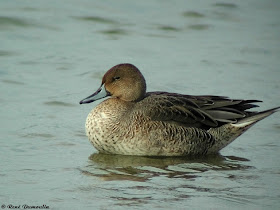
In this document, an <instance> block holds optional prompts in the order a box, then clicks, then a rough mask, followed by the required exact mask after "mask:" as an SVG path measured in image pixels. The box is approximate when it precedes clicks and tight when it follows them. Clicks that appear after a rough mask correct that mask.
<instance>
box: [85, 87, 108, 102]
mask: <svg viewBox="0 0 280 210" xmlns="http://www.w3.org/2000/svg"><path fill="white" fill-rule="evenodd" d="M109 95H110V94H109V93H108V92H107V91H106V89H105V87H104V84H103V85H101V86H100V88H98V90H97V91H96V92H95V93H93V94H92V95H90V96H88V97H86V98H85V99H83V100H81V101H80V104H88V103H91V102H93V101H96V100H98V99H101V98H105V97H106V96H109Z"/></svg>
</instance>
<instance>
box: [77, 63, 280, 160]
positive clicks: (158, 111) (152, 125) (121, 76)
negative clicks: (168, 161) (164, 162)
mask: <svg viewBox="0 0 280 210" xmlns="http://www.w3.org/2000/svg"><path fill="white" fill-rule="evenodd" d="M107 96H111V97H110V98H108V99H107V100H104V101H103V102H102V103H100V104H99V105H97V106H96V107H95V108H94V109H93V110H92V111H91V112H90V113H89V115H88V117H87V120H86V134H87V136H88V138H89V140H90V142H91V143H92V144H93V146H94V147H95V148H96V149H97V150H99V151H100V152H101V153H109V154H122V155H142V156H184V155H205V154H209V153H217V152H218V151H219V150H221V149H222V148H224V147H225V146H227V145H228V144H230V143H231V142H232V141H233V140H234V139H236V138H237V137H238V136H240V135H241V134H242V133H243V132H245V131H246V130H247V129H248V128H250V127H251V126H252V125H254V124H255V123H256V122H258V121H260V120H262V119H264V118H266V117H268V116H269V115H271V114H272V113H274V112H275V111H277V110H278V109H279V108H280V107H277V108H273V109H269V110H266V111H262V112H253V111H247V110H248V109H250V108H253V107H258V106H257V105H255V104H254V103H256V102H261V101H259V100H233V99H229V98H227V97H222V96H211V95H203V96H193V95H182V94H177V93H168V92H146V82H145V79H144V77H143V75H142V74H141V72H140V71H139V70H138V68H137V67H135V66H134V65H132V64H119V65H116V66H114V67H112V68H111V69H110V70H108V71H107V73H106V74H105V75H104V76H103V79H102V83H101V86H100V88H99V89H98V90H97V91H96V92H95V93H93V94H92V95H90V96H89V97H87V98H85V99H83V100H82V101H80V104H85V103H91V102H93V101H96V100H98V99H101V98H104V97H107Z"/></svg>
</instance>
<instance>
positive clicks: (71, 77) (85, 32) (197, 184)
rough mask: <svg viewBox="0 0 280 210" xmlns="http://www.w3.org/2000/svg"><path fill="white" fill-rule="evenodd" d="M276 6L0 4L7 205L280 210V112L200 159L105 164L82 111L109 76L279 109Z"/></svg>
mask: <svg viewBox="0 0 280 210" xmlns="http://www.w3.org/2000/svg"><path fill="white" fill-rule="evenodd" d="M279 10H280V3H279V1H277V0H269V1H260V0H249V1H231V2H229V1H214V0H211V1H188V2H186V1H183V0H176V1H172V2H171V1H157V0H152V1H149V2H148V1H143V2H141V1H140V2H139V1H138V2H133V1H127V0H121V1H90V0H82V1H72V0H68V1H65V0H62V1H54V0H49V1H43V0H36V1H35V0H27V1H20V0H13V1H1V3H0V11H1V13H0V14H1V15H0V41H1V46H0V60H1V61H0V93H1V97H0V106H1V109H0V119H1V121H0V123H1V126H0V133H1V136H0V137H1V139H0V158H1V163H0V166H1V170H0V204H1V205H3V204H4V205H9V204H12V205H24V204H27V205H39V206H41V205H44V204H45V205H48V206H49V207H50V208H51V209H92V208H99V209H124V208H130V209H147V208H150V209H162V208H165V209H171V208H172V209H174V208H176V209H186V208H190V209H194V208H199V209H201V208H207V209H209V208H212V209H225V208H229V209H236V208H238V209H279V207H280V204H279V199H280V192H279V188H280V178H279V177H280V176H279V175H280V164H279V161H278V159H279V151H280V150H279V148H280V143H279V142H280V141H279V140H280V124H279V116H280V115H279V113H276V114H274V115H273V116H271V117H269V118H267V119H265V120H264V121H262V122H260V123H258V124H257V125H255V126H254V127H252V128H251V129H250V130H249V131H248V132H247V133H245V134H244V135H242V136H241V137H239V138H238V139H237V140H236V141H235V142H233V143H232V144H231V145H229V146H228V147H227V148H225V149H223V150H222V151H221V153H220V154H218V155H215V156H209V157H204V158H195V159H193V158H192V159H190V158H148V157H124V156H116V155H102V154H98V152H97V151H96V150H95V149H94V148H93V147H92V146H91V145H90V143H89V142H88V140H87V137H86V136H85V132H84V123H85V119H86V116H87V114H88V113H89V111H90V110H91V109H92V107H93V106H96V105H97V104H98V103H99V102H95V103H93V104H89V105H83V106H81V105H79V104H78V102H79V101H80V100H81V99H83V98H85V97H86V96H88V95H90V94H91V93H93V91H95V90H96V89H97V88H98V87H99V85H100V80H101V78H102V75H103V74H104V72H105V71H106V70H108V69H109V68H110V67H112V66H113V65H116V64H118V63H122V62H129V63H133V64H135V65H136V66H138V67H139V68H140V70H141V71H142V73H143V74H144V76H145V77H146V81H147V85H148V90H149V91H154V90H165V91H170V92H178V93H185V94H215V95H225V96H230V97H233V98H242V99H243V98H244V99H259V100H263V101H264V103H263V104H261V108H259V109H258V110H263V109H268V108H272V107H275V106H279V105H280V94H279V90H280V85H279V84H280V83H279V81H280V70H279V66H280V60H279V57H280V45H279V43H280V36H279V34H280V13H279Z"/></svg>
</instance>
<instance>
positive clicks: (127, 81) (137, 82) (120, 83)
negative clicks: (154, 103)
mask: <svg viewBox="0 0 280 210" xmlns="http://www.w3.org/2000/svg"><path fill="white" fill-rule="evenodd" d="M145 94H146V81H145V79H144V77H143V75H142V74H141V72H140V71H139V69H138V68H137V67H136V66H134V65H132V64H128V63H124V64H119V65H116V66H114V67H112V68H111V69H109V70H108V71H107V72H106V74H105V75H104V76H103V79H102V84H101V86H100V88H99V89H98V90H97V91H96V92H95V93H94V94H92V95H91V96H89V97H87V98H85V99H83V100H82V101H80V104H83V103H91V102H93V101H95V100H98V99H100V98H104V97H106V96H112V97H116V98H119V99H121V100H123V101H140V100H142V99H143V98H144V96H145Z"/></svg>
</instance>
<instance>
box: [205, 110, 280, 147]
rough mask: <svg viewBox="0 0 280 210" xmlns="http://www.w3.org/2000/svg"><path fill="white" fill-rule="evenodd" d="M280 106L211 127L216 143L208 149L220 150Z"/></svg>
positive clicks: (210, 130)
mask: <svg viewBox="0 0 280 210" xmlns="http://www.w3.org/2000/svg"><path fill="white" fill-rule="evenodd" d="M279 109H280V107H276V108H273V109H269V110H265V111H262V112H258V113H255V114H253V115H252V116H249V117H245V118H243V119H241V120H238V121H237V122H236V123H228V124H225V125H223V126H221V127H218V128H211V129H209V131H208V132H209V133H210V134H211V135H213V136H214V137H215V140H216V142H215V144H214V145H213V147H211V148H210V149H209V150H208V153H217V152H218V151H219V150H221V149H222V148H224V147H225V146H227V145H228V144H230V143H231V142H232V141H233V140H235V139H236V138H237V137H238V136H240V135H241V134H242V133H244V132H245V131H246V130H248V129H249V128H250V127H251V126H253V125H254V124H256V123H257V122H259V121H260V120H262V119H264V118H266V117H268V116H270V115H271V114H273V113H274V112H277V111H279Z"/></svg>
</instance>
